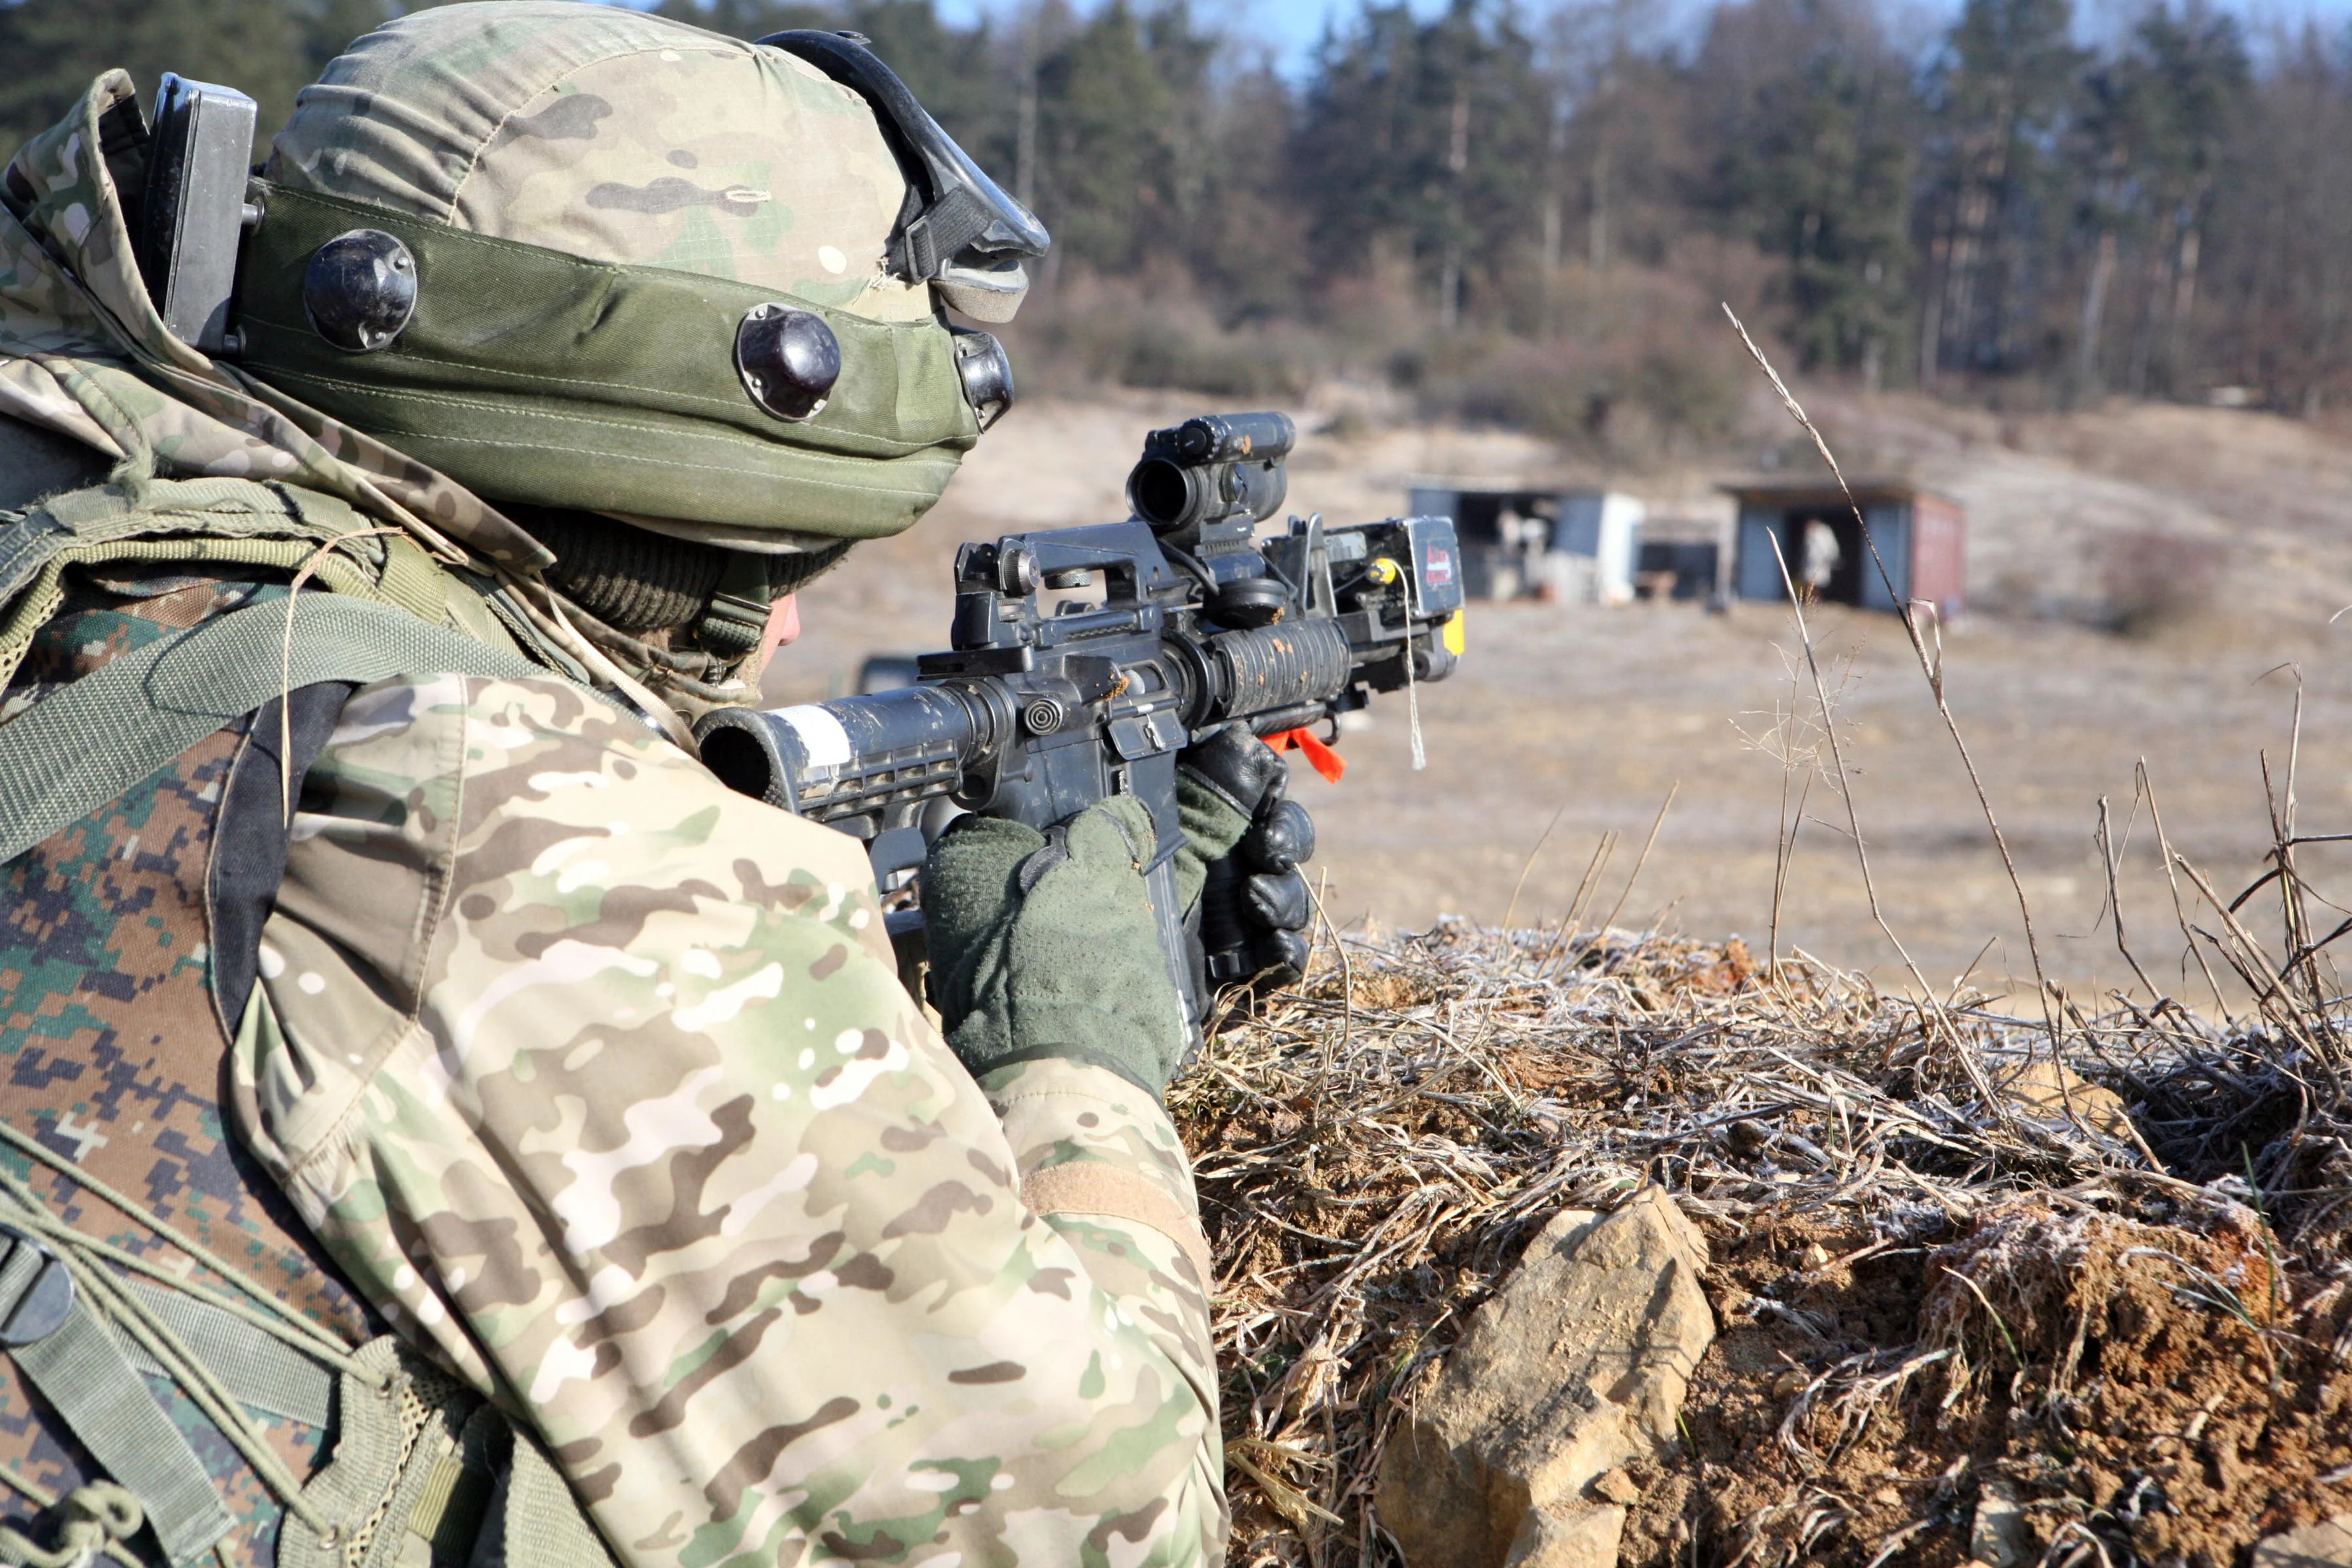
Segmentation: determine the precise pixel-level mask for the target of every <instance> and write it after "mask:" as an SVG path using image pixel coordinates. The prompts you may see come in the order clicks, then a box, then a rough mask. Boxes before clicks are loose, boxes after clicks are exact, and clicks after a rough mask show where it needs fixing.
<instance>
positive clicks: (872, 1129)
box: [233, 677, 1225, 1568]
mask: <svg viewBox="0 0 2352 1568" xmlns="http://www.w3.org/2000/svg"><path fill="white" fill-rule="evenodd" d="M303 807H304V808H303V811H302V814H301V815H300V816H298V818H297V819H296V824H295V832H294V839H295V842H294V846H293V849H292V852H291V855H290V857H289V870H288V876H287V879H286V884H285V887H284V889H282V891H281V893H280V896H279V900H278V909H277V912H276V913H275V914H274V915H273V917H272V918H271V920H270V922H269V925H268V931H267V941H266V945H265V948H264V951H263V953H262V974H263V984H262V985H261V986H260V987H259V988H258V991H257V994H259V995H260V996H262V997H264V998H265V999H266V1005H257V1006H256V1007H255V1008H254V1009H253V1010H252V1011H251V1012H249V1014H248V1016H247V1020H246V1026H245V1028H244V1029H243V1030H242V1032H241V1036H240V1039H239V1045H238V1053H237V1058H236V1080H235V1083H234V1084H233V1094H234V1098H235V1100H236V1104H237V1107H238V1110H239V1115H240V1121H241V1122H242V1124H243V1129H242V1130H243V1131H244V1132H245V1133H246V1135H247V1139H248V1141H249V1142H251V1143H252V1145H253V1146H254V1148H255V1149H256V1151H257V1153H259V1154H260V1156H261V1157H262V1158H263V1159H264V1161H265V1162H266V1163H268V1164H269V1165H270V1166H271V1167H272V1169H273V1170H274V1171H275V1172H276V1173H278V1177H279V1179H280V1180H281V1181H282V1182H283V1183H284V1184H285V1185H286V1186H287V1189H288V1191H289V1193H290V1194H291V1195H292V1196H293V1198H294V1201H295V1202H296V1203H297V1204H298V1205H299V1206H300V1207H301V1209H302V1212H303V1213H304V1215H306V1217H308V1218H309V1219H310V1222H311V1223H312V1224H313V1225H315V1226H317V1228H318V1229H319V1231H320V1235H321V1236H322V1237H324V1239H325V1240H326V1242H327V1243H328V1245H329V1246H330V1247H331V1248H332V1249H333V1251H334V1254H335V1256H336V1258H338V1259H339V1260H340V1261H341V1263H342V1264H343V1265H344V1267H345V1268H347V1269H348V1270H349V1272H350V1273H351V1275H352V1279H353V1281H354V1283H356V1284H357V1285H358V1286H359V1287H360V1288H361V1289H362V1290H363V1291H365V1292H366V1293H367V1294H368V1295H369V1296H370V1297H371V1298H372V1299H373V1300H375V1301H376V1302H377V1304H378V1305H379V1306H380V1307H382V1308H383V1310H385V1311H386V1312H387V1313H388V1314H389V1315H391V1316H393V1317H394V1321H396V1322H398V1323H399V1325H400V1326H401V1327H402V1328H403V1329H404V1330H406V1331H411V1332H413V1333H415V1334H417V1335H419V1336H420V1337H424V1338H426V1339H428V1340H429V1341H430V1342H431V1343H433V1344H434V1345H435V1346H436V1347H437V1348H438V1349H439V1351H440V1352H442V1353H443V1354H444V1355H445V1356H446V1359H447V1360H448V1361H449V1362H450V1363H453V1364H454V1365H455V1366H456V1367H457V1369H459V1370H460V1371H461V1372H462V1373H465V1374H466V1375H467V1376H468V1377H470V1378H471V1379H472V1380H473V1381H474V1382H475V1383H476V1384H478V1385H479V1386H481V1387H482V1388H483V1389H485V1390H486V1391H488V1392H490V1393H492V1394H494V1395H496V1396H497V1397H499V1398H501V1399H502V1400H504V1401H505V1402H506V1403H508V1404H509V1405H510V1406H511V1407H514V1408H516V1409H518V1410H520V1411H521V1412H522V1413H524V1414H525V1415H528V1417H529V1418H530V1421H531V1422H532V1423H533V1424H534V1425H535V1426H536V1427H537V1428H538V1430H539V1431H540V1432H541V1435H542V1436H543V1437H544V1438H545V1440H546V1443H547V1446H548V1447H549V1448H550V1450H551V1452H552V1453H553V1454H554V1456H555V1458H556V1459H557V1462H558V1463H559V1464H560V1465H561V1467H562V1469H563V1470H564V1472H565V1474H566V1475H567V1476H568V1477H569V1478H570V1479H571V1480H572V1483H573V1485H574V1487H575V1488H576V1489H577V1490H578V1491H579V1493H580V1495H581V1496H582V1498H583V1500H585V1501H586V1502H587V1504H588V1505H589V1508H590V1510H591V1511H592V1512H593V1515H594V1516H595V1518H596V1520H597V1521H598V1523H599V1524H600V1525H601V1526H602V1528H603V1529H604V1533H605V1535H606V1537H607V1539H608V1540H609V1541H610V1542H612V1543H613V1545H614V1549H615V1551H616V1552H618V1553H619V1554H620V1556H621V1557H622V1559H623V1561H624V1562H625V1563H628V1564H629V1565H630V1568H653V1565H656V1564H660V1565H663V1568H668V1565H671V1564H675V1565H676V1568H710V1565H712V1564H718V1563H734V1562H740V1563H745V1564H749V1563H752V1562H753V1561H755V1560H756V1561H757V1562H758V1563H761V1564H763V1565H764V1564H768V1563H795V1562H800V1561H803V1560H804V1559H811V1558H824V1557H830V1556H839V1557H848V1558H856V1559H860V1560H872V1561H877V1562H891V1563H898V1562H938V1563H952V1562H956V1561H958V1560H960V1559H962V1560H968V1561H971V1562H981V1561H986V1562H991V1563H1009V1562H1016V1561H1017V1562H1023V1563H1109V1562H1117V1563H1120V1564H1122V1565H1124V1564H1159V1563H1168V1564H1180V1563H1181V1564H1191V1563H1214V1562H1215V1561H1217V1560H1218V1558H1219V1557H1220V1556H1221V1554H1222V1551H1223V1536H1224V1524H1225V1521H1224V1507H1223V1495H1222V1490H1221V1464H1220V1461H1219V1457H1218V1452H1217V1426H1216V1394H1215V1386H1216V1385H1215V1378H1214V1374H1213V1367H1212V1363H1211V1351H1210V1345H1209V1338H1208V1323H1207V1299H1206V1286H1207V1281H1206V1280H1205V1279H1203V1278H1202V1273H1201V1271H1200V1266H1199V1264H1198V1263H1197V1262H1196V1261H1195V1259H1196V1258H1197V1256H1198V1250H1199V1247H1200V1241H1199V1229H1198V1218H1197V1211H1196V1209H1195V1207H1194V1200H1193V1196H1192V1188H1191V1182H1190V1177H1189V1174H1188V1173H1187V1171H1186V1166H1185V1161H1184V1156H1183V1152H1182V1149H1181V1146H1180V1145H1179V1143H1178V1142H1177V1140H1176V1135H1175V1132H1174V1130H1173V1129H1172V1128H1171V1126H1170V1124H1169V1121H1168V1119H1167V1117H1166V1115H1165V1114H1164V1113H1163V1112H1162V1111H1161V1110H1160V1108H1159V1107H1158V1106H1157V1105H1155V1104H1153V1103H1152V1102H1151V1101H1150V1099H1149V1098H1148V1097H1147V1096H1144V1095H1142V1094H1140V1093H1139V1092H1137V1091H1135V1090H1134V1089H1131V1088H1130V1087H1129V1086H1128V1085H1127V1084H1126V1083H1124V1082H1123V1081H1122V1080H1119V1079H1117V1078H1116V1077H1115V1076H1114V1075H1112V1074H1109V1073H1107V1072H1103V1071H1100V1070H1099V1069H1095V1068H1078V1067H1071V1066H1067V1065H1063V1064H1051V1063H1043V1064H1033V1065H1032V1066H1031V1067H1029V1068H1011V1069H1006V1070H1004V1071H1003V1072H1001V1073H999V1074H996V1075H992V1079H993V1080H992V1083H991V1084H990V1085H989V1086H988V1089H987V1092H986V1093H983V1090H982V1086H980V1085H978V1084H975V1083H974V1082H973V1081H972V1079H971V1077H970V1076H969V1075H968V1074H966V1073H965V1072H964V1071H963V1069H962V1068H961V1066H960V1065H959V1064H958V1063H957V1062H956V1061H955V1059H954V1058H953V1057H952V1056H951V1055H950V1053H949V1051H948V1049H947V1047H946V1046H945V1045H944V1044H943V1043H942V1042H941V1041H940V1037H939V1036H938V1034H937V1033H936V1031H935V1030H933V1029H932V1028H931V1027H930V1026H929V1024H928V1023H927V1022H926V1021H925V1019H924V1017H923V1016H922V1014H921V1012H920V1010H919V1009H918V1008H917V1007H916V1006H915V1005H914V1004H913V1002H912V1000H911V999H910V998H909V997H908V995H907V994H906V992H905V991H904V990H903V989H902V988H901V987H900V986H899V984H898V979H897V974H896V971H895V968H894V966H893V965H892V963H890V961H889V956H888V954H889V946H888V940H887V936H886V935H885V934H884V932H883V930H882V921H881V917H880V915H879V913H878V911H877V908H876V904H875V900H874V894H873V886H872V881H871V879H870V876H869V875H868V873H867V870H866V864H865V859H864V856H863V855H862V853H861V852H860V850H859V847H858V846H857V845H856V843H855V842H854V841H852V840H850V839H847V838H845V837H840V836H838V835H835V834H834V833H832V832H831V831H829V830H827V829H824V828H821V827H817V826H813V825H808V824H803V823H801V822H799V821H798V820H797V819H794V818H792V817H789V816H784V815H783V814H782V813H779V812H776V811H774V810H772V808H770V807H767V806H765V805H761V804H759V803H757V802H755V801H751V800H749V799H746V798H744V797H741V796H739V795H734V794H732V793H730V792H729V791H728V790H726V789H725V788H723V787H722V786H721V785H719V784H718V783H717V782H716V781H715V780H714V779H712V778H711V777H710V775H709V773H706V772H705V771H704V770H703V769H702V768H701V767H700V766H699V765H698V764H697V763H694V762H692V761H690V760H689V759H688V758H687V757H686V756H685V755H684V754H683V753H681V752H677V750H675V749H674V748H672V747H671V746H669V745H668V744H667V742H663V741H660V740H658V739H656V738H655V737H654V736H652V735H651V734H650V733H649V732H647V731H643V730H641V729H639V728H638V727H636V726H635V725H634V724H632V723H629V722H628V721H625V720H623V719H621V718H619V717H618V716H617V715H614V714H613V713H612V712H610V711H608V710H604V709H603V708H602V707H601V706H599V705H597V704H595V703H593V702H592V701H589V700H586V699H584V698H583V696H582V695H581V694H579V693H578V692H576V691H573V690H572V689H567V688H565V687H563V686H562V685H561V684H559V683H556V682H553V681H548V682H530V681H527V682H520V683H517V682H500V681H488V680H480V679H465V678H458V677H437V678H420V679H412V680H404V681H393V682H386V683H383V684H381V685H378V686H374V687H370V688H367V689H363V690H362V691H361V692H360V693H359V694H358V695H357V696H356V697H355V698H354V699H353V700H352V704H351V706H350V707H349V708H348V709H347V710H345V712H344V715H343V719H342V722H341V727H340V729H339V730H338V731H336V733H335V735H334V737H333V739H332V740H331V742H330V743H329V745H328V747H327V749H326V751H325V752H324V753H323V754H322V756H321V758H320V763H318V765H317V766H316V767H315V768H314V769H313V771H312V773H311V775H310V788H309V789H308V790H306V793H305V797H304V802H303ZM1000 1115H1001V1117H1002V1120H1000ZM1057 1171H1059V1172H1062V1174H1059V1175H1056V1174H1055V1172H1057Z"/></svg>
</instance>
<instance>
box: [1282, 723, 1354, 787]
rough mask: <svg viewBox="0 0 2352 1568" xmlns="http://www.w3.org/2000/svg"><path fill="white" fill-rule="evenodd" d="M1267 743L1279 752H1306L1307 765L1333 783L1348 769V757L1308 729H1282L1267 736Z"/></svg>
mask: <svg viewBox="0 0 2352 1568" xmlns="http://www.w3.org/2000/svg"><path fill="white" fill-rule="evenodd" d="M1265 743H1266V744H1267V745H1269V746H1272V747H1273V748H1274V749H1275V750H1276V751H1277V752H1306V753H1307V766H1308V767H1311V768H1313V769H1314V770H1315V771H1316V772H1317V773H1321V774H1322V775H1323V776H1324V777H1325V778H1327V779H1328V780H1330V781H1331V782H1332V783H1333V784H1338V783H1339V775H1340V774H1342V773H1346V772H1347V771H1348V759H1347V758H1345V757H1343V756H1341V755H1340V754H1339V752H1335V751H1333V750H1332V749H1331V748H1330V747H1328V746H1327V745H1325V744H1324V743H1323V742H1320V741H1318V740H1317V739H1316V738H1315V736H1314V734H1313V733H1312V732H1311V731H1306V730H1281V731H1276V732H1275V733H1274V734H1271V735H1268V736H1265Z"/></svg>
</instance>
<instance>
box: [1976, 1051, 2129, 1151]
mask: <svg viewBox="0 0 2352 1568" xmlns="http://www.w3.org/2000/svg"><path fill="white" fill-rule="evenodd" d="M2001 1092H2002V1093H2003V1094H2005V1095H2007V1096H2008V1097H2009V1098H2010V1099H2011V1100H2014V1101H2015V1102H2016V1103H2017V1104H2018V1105H2019V1106H2020V1107H2021V1109H2023V1110H2025V1111H2026V1112H2028V1113H2029V1114H2031V1115H2033V1116H2038V1117H2042V1118H2043V1119H2045V1120H2048V1121H2069V1120H2072V1121H2075V1122H2078V1123H2080V1124H2081V1126H2082V1127H2083V1129H2084V1131H2087V1132H2095V1133H2097V1134H2098V1135H2099V1136H2100V1137H2102V1138H2112V1139H2114V1140H2115V1141H2116V1142H2118V1143H2129V1142H2132V1133H2131V1124H2132V1121H2131V1113H2130V1112H2129V1111H2127V1110H2125V1109H2124V1102H2123V1100H2122V1098H2121V1097H2120V1096H2118V1095H2117V1094H2116V1091H2115V1090H2113V1089H2101V1088H2100V1087H2099V1086H2098V1085H2097V1084H2095V1083H2091V1082H2089V1081H2087V1080H2085V1079H2083V1078H2081V1077H2080V1076H2078V1075H2077V1074H2076V1073H2075V1071H2074V1068H2070V1067H2067V1066H2065V1065H2064V1064H2063V1063H2061V1062H2053V1061H2051V1060H2048V1059H2047V1058H2042V1057H2036V1058H2034V1059H2033V1060H2032V1063H2031V1064H2029V1065H2028V1066H2027V1068H2026V1069H2025V1070H2024V1071H2023V1072H2021V1073H2019V1074H2018V1075H2017V1076H2016V1077H2015V1078H2013V1079H2010V1080H2009V1082H2008V1084H2007V1085H2006V1086H2005V1087H2004V1088H2003V1089H2002V1090H2001ZM2070 1108H2071V1110H2073V1113H2074V1114H2073V1116H2072V1117H2071V1119H2070V1118H2069V1116H2068V1114H2067V1112H2068V1110H2069V1109H2070Z"/></svg>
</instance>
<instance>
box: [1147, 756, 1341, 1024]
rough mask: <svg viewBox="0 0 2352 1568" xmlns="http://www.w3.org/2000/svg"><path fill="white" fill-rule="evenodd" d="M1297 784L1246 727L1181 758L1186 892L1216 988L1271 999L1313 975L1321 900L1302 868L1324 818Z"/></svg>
mask: <svg viewBox="0 0 2352 1568" xmlns="http://www.w3.org/2000/svg"><path fill="white" fill-rule="evenodd" d="M1289 784H1290V766H1289V764H1288V763H1286V762H1284V761H1283V759H1282V757H1281V756H1280V754H1279V753H1277V752H1276V751H1275V750H1274V748H1272V747H1271V746H1268V745H1267V744H1266V743H1265V742H1263V741H1261V740H1259V739H1258V738H1257V736H1256V735H1255V734H1254V733H1253V732H1252V731H1251V730H1250V727H1249V726H1248V725H1247V724H1245V723H1242V722H1240V721H1235V722H1234V723H1231V724H1227V725H1225V726H1224V727H1223V729H1220V730H1218V731H1216V732H1215V733H1213V734H1212V735H1211V736H1209V738H1208V739H1206V740H1204V741H1202V742H1200V743H1198V744H1197V745H1193V746H1191V747H1189V748H1187V749H1186V750H1185V752H1183V754H1182V755H1181V757H1179V758H1178V760H1177V765H1176V811H1177V818H1178V820H1179V821H1180V822H1181V824H1182V825H1183V828H1184V848H1183V849H1182V850H1181V851H1180V852H1179V853H1178V855H1177V857H1176V888H1177V892H1178V894H1179V895H1180V896H1181V899H1182V900H1183V905H1184V912H1185V915H1186V918H1187V921H1188V923H1190V922H1191V921H1192V920H1193V919H1194V917H1195V915H1196V913H1197V919H1198V922H1199V923H1198V929H1199V931H1200V935H1201V945H1202V949H1203V950H1204V952H1206V954H1207V959H1208V971H1209V974H1208V978H1209V984H1210V985H1211V987H1212V988H1215V987H1220V986H1224V985H1232V984H1245V985H1247V986H1249V987H1250V988H1251V989H1253V990H1255V991H1257V992H1260V993H1263V992H1266V991H1272V990H1276V989H1277V988H1279V987H1281V986H1285V985H1289V984H1294V983H1296V982H1297V979H1298V978H1299V976H1300V975H1302V974H1304V973H1306V972H1307V947H1308V942H1307V926H1308V922H1309V921H1312V920H1313V918H1314V900H1313V899H1311V898H1310V897H1309V896H1308V894H1307V879H1306V878H1305V877H1303V876H1301V875H1300V874H1299V870H1298V867H1299V863H1300V862H1302V861H1304V860H1307V859H1309V858H1312V857H1313V855H1314V853H1315V821H1314V818H1312V817H1310V816H1307V808H1306V807H1305V806H1303V805H1299V804H1298V803H1297V801H1295V800H1292V799H1290V798H1288V796H1287V795H1286V791H1287V790H1288V788H1289Z"/></svg>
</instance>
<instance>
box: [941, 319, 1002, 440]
mask: <svg viewBox="0 0 2352 1568" xmlns="http://www.w3.org/2000/svg"><path fill="white" fill-rule="evenodd" d="M949 331H952V332H954V333H955V356H956V377H957V379H958V380H960V381H961V382H962V383H963V400H964V401H965V402H966V403H969V404H971V411H972V412H973V413H974V414H977V415H979V416H980V427H981V428H982V430H985V429H987V428H988V427H989V426H992V425H993V424H995V423H996V422H997V421H998V420H1000V419H1002V418H1003V417H1004V414H1005V410H1007V409H1009V408H1011V407H1012V406H1013V362H1012V361H1011V360H1010V359H1008V358H1006V357H1005V353H1004V345H1003V343H1000V342H997V341H996V338H995V335H994V334H993V333H991V332H983V331H980V330H979V329H978V328H976V327H951V328H950V329H949Z"/></svg>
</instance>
